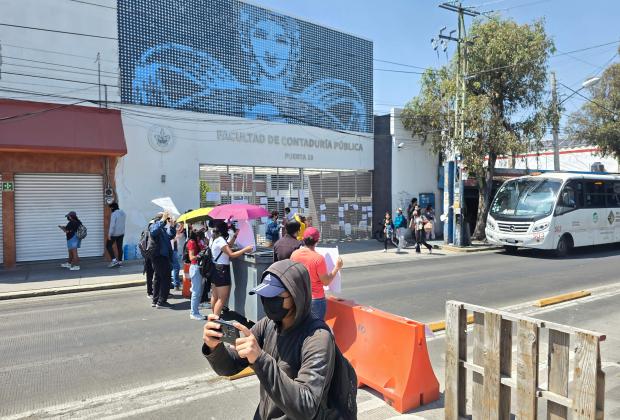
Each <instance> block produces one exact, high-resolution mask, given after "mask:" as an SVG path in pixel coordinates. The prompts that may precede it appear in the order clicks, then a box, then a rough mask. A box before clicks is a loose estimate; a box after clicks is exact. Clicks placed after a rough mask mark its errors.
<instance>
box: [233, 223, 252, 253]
mask: <svg viewBox="0 0 620 420" xmlns="http://www.w3.org/2000/svg"><path fill="white" fill-rule="evenodd" d="M238 226H239V235H238V236H237V241H236V242H235V243H236V244H237V245H238V246H239V248H244V247H246V246H248V245H252V246H253V247H254V249H256V238H255V237H254V231H253V230H252V225H251V224H250V221H249V220H239V222H238Z"/></svg>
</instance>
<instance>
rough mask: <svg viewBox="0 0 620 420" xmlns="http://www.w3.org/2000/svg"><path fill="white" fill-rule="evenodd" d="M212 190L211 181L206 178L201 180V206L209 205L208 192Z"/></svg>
mask: <svg viewBox="0 0 620 420" xmlns="http://www.w3.org/2000/svg"><path fill="white" fill-rule="evenodd" d="M209 191H211V187H210V186H209V183H208V182H207V181H205V180H204V179H201V180H200V207H207V193H208V192H209Z"/></svg>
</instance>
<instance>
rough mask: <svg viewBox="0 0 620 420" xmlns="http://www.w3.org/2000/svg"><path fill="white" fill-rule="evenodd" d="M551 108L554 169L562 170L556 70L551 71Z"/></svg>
mask: <svg viewBox="0 0 620 420" xmlns="http://www.w3.org/2000/svg"><path fill="white" fill-rule="evenodd" d="M551 103H552V105H551V108H552V109H553V115H552V117H551V118H552V121H551V124H552V128H551V130H552V133H553V170H554V171H559V170H560V138H559V137H560V136H559V134H558V131H559V125H560V115H559V114H560V109H559V108H560V105H559V104H558V88H557V83H556V80H555V72H554V71H552V72H551Z"/></svg>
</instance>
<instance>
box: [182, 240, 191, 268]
mask: <svg viewBox="0 0 620 420" xmlns="http://www.w3.org/2000/svg"><path fill="white" fill-rule="evenodd" d="M188 242H189V240H187V241H185V243H184V244H183V253H182V257H181V258H182V259H183V262H184V263H185V264H190V263H191V261H190V260H189V251H188V250H187V243H188Z"/></svg>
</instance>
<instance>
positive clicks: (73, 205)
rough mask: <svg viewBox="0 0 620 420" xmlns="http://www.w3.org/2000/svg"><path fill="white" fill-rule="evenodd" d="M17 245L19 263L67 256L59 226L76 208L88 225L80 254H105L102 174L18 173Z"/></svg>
mask: <svg viewBox="0 0 620 420" xmlns="http://www.w3.org/2000/svg"><path fill="white" fill-rule="evenodd" d="M14 194H15V242H16V243H15V246H16V257H17V262H24V261H41V260H51V259H61V258H62V259H66V258H67V241H66V237H65V235H64V232H62V231H61V230H60V229H59V228H58V225H63V226H64V225H65V224H66V223H67V219H66V218H65V215H66V214H67V213H68V212H69V211H71V210H73V211H75V212H76V213H77V215H78V218H79V219H80V220H81V221H82V223H84V225H85V226H86V227H87V228H88V236H87V237H86V238H85V239H84V240H83V241H82V246H81V248H80V249H79V255H80V257H94V256H102V255H103V236H104V235H103V205H104V204H103V183H102V178H101V176H100V175H85V174H16V175H15V192H14Z"/></svg>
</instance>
